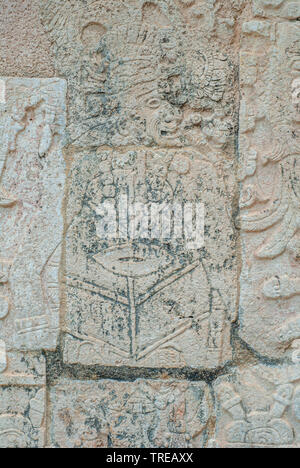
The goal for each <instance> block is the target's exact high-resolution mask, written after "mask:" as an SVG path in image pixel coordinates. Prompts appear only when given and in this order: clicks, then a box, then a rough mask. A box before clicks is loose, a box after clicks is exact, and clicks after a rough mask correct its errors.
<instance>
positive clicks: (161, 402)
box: [50, 380, 211, 448]
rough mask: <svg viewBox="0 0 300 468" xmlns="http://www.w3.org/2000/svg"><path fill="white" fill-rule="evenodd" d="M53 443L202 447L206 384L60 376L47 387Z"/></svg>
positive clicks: (207, 399) (208, 403)
mask: <svg viewBox="0 0 300 468" xmlns="http://www.w3.org/2000/svg"><path fill="white" fill-rule="evenodd" d="M50 400H51V404H50V406H51V411H52V414H53V418H52V422H51V443H52V446H53V447H66V448H103V447H115V448H129V447H141V448H146V447H164V448H168V447H170V448H172V447H173V448H188V447H203V445H204V444H205V441H206V439H207V434H208V432H207V428H208V421H209V419H210V415H211V396H210V393H209V388H208V386H207V385H206V384H204V383H201V382H197V383H191V382H189V383H188V382H177V381H172V380H171V381H168V382H163V381H160V380H158V381H152V382H151V381H146V380H137V381H136V382H117V381H116V382H114V381H110V380H102V381H101V382H90V381H86V382H79V381H74V382H70V381H64V380H62V381H60V382H59V383H58V384H57V385H55V386H54V387H53V388H52V389H51V396H50Z"/></svg>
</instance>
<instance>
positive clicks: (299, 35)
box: [240, 23, 300, 358]
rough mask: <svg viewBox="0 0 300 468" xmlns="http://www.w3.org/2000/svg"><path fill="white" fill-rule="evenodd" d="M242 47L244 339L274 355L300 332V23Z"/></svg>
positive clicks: (271, 27) (292, 346) (249, 38)
mask: <svg viewBox="0 0 300 468" xmlns="http://www.w3.org/2000/svg"><path fill="white" fill-rule="evenodd" d="M265 30H268V31H269V33H268V36H267V37H266V36H265V35H261V34H260V35H258V34H254V33H253V32H250V33H249V32H248V33H245V34H244V40H243V49H242V52H241V85H242V102H241V117H240V118H241V121H240V157H241V159H240V180H241V191H242V193H241V202H240V209H241V229H242V255H243V257H242V260H243V268H242V274H241V281H240V285H241V286H240V287H241V301H240V319H241V332H240V335H241V337H242V338H243V339H244V340H245V341H246V342H247V343H248V344H249V345H250V346H251V347H252V348H254V349H255V350H256V351H258V352H259V353H260V354H262V355H264V356H268V357H270V358H280V357H283V356H285V357H292V356H293V353H294V351H295V350H296V349H298V350H299V343H300V342H299V338H300V315H299V306H300V274H299V265H300V264H299V261H300V238H299V228H300V204H299V202H300V186H299V178H300V164H299V151H300V107H299V104H300V103H299V90H300V27H299V26H298V25H297V24H290V23H280V24H277V25H275V24H269V23H265Z"/></svg>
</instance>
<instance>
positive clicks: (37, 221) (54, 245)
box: [0, 78, 66, 359]
mask: <svg viewBox="0 0 300 468" xmlns="http://www.w3.org/2000/svg"><path fill="white" fill-rule="evenodd" d="M0 86H1V87H2V89H3V90H4V92H3V94H4V99H3V102H2V103H1V104H0V106H1V114H0V132H1V140H2V146H1V156H0V184H1V185H0V191H1V192H0V193H1V195H0V219H1V230H0V319H1V320H0V338H1V340H2V341H3V342H5V343H6V347H7V348H8V349H29V350H37V349H55V347H56V342H57V334H58V324H59V278H58V275H59V264H60V255H61V241H62V233H63V218H62V200H63V194H64V182H65V163H64V159H63V155H62V135H63V129H64V126H65V93H66V86H65V82H64V81H63V80H59V79H48V80H43V79H23V78H1V79H0ZM3 347H4V344H3V346H2V349H3ZM1 354H4V351H3V353H1ZM3 359H4V358H3Z"/></svg>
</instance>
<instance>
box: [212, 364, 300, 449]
mask: <svg viewBox="0 0 300 468" xmlns="http://www.w3.org/2000/svg"><path fill="white" fill-rule="evenodd" d="M299 379H300V373H299V365H294V366H279V367H277V368H276V367H275V368H274V367H267V366H255V367H249V368H246V369H243V370H238V371H237V373H236V374H235V375H234V376H230V377H227V378H224V377H222V378H220V379H219V380H218V381H217V383H216V386H215V389H216V393H217V395H218V398H217V416H218V418H217V421H218V422H217V437H216V443H217V445H218V446H219V447H222V448H224V447H226V448H228V447H230V448H243V447H246V448H259V447H264V448H267V447H269V448H271V447H276V448H279V447H299V437H300V436H299V429H300V426H299V418H297V408H298V406H297V405H298V394H299Z"/></svg>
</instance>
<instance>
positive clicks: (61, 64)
mask: <svg viewBox="0 0 300 468" xmlns="http://www.w3.org/2000/svg"><path fill="white" fill-rule="evenodd" d="M194 3H195V2H194ZM202 3H203V2H202ZM206 3H211V4H212V5H211V7H209V9H210V10H211V11H212V15H213V16H214V7H213V3H214V2H206ZM186 7H188V5H186V4H184V2H181V1H178V2H175V3H174V2H173V1H169V0H163V1H157V0H154V1H150V2H149V1H144V0H134V1H130V2H123V1H120V0H117V1H115V2H114V8H111V7H110V5H108V3H107V2H106V1H103V0H102V1H101V0H99V1H96V2H95V1H93V2H90V1H88V2H86V1H85V2H81V1H79V2H68V4H67V3H66V2H64V1H62V2H59V1H57V0H50V1H48V2H46V5H45V8H43V11H42V14H43V18H44V20H43V22H44V25H45V28H46V30H47V31H48V32H49V35H50V37H51V38H52V40H53V42H54V44H55V55H56V68H57V70H58V71H59V73H60V74H63V76H65V77H66V79H67V80H68V85H69V92H68V94H69V124H68V135H69V141H70V143H72V144H73V145H79V146H84V147H86V146H94V147H96V146H99V145H106V144H109V145H112V146H120V145H128V144H130V145H136V144H139V145H140V144H143V145H147V146H151V145H153V144H156V145H160V146H164V147H182V146H186V145H196V146H197V145H198V144H200V143H204V142H205V141H207V142H208V143H209V144H212V145H213V147H214V148H215V147H218V148H223V147H224V146H225V144H226V142H227V140H230V141H231V143H232V144H233V141H232V128H233V127H234V126H235V114H234V101H235V98H234V89H235V86H232V84H233V83H234V73H233V66H232V61H233V57H234V54H233V53H232V51H231V49H230V47H228V48H227V47H226V46H225V45H224V41H223V43H221V42H220V41H219V43H218V42H217V41H215V42H210V41H209V38H210V36H208V35H207V31H206V29H205V28H202V27H200V26H199V22H200V24H201V21H202V20H203V21H204V22H205V24H206V23H209V21H208V20H207V17H206V13H205V11H206V8H207V5H206V6H205V5H202V7H204V9H203V8H202V9H203V12H202V13H201V11H200V10H201V8H200V7H201V5H199V7H197V8H198V10H199V11H198V14H197V15H196V16H195V15H193V14H192V18H194V20H195V21H196V28H195V25H193V21H192V22H191V21H190V20H189V19H186V17H185V13H184V12H185V11H186ZM197 8H196V5H194V10H196V9H197ZM188 10H190V7H188ZM192 10H193V8H192ZM229 42H230V41H229ZM228 53H229V54H231V56H230V57H229V56H228V55H227V54H228ZM229 152H230V151H229ZM231 156H232V154H231Z"/></svg>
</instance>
